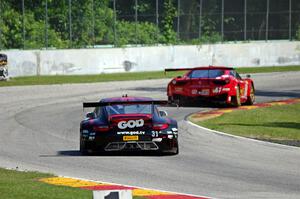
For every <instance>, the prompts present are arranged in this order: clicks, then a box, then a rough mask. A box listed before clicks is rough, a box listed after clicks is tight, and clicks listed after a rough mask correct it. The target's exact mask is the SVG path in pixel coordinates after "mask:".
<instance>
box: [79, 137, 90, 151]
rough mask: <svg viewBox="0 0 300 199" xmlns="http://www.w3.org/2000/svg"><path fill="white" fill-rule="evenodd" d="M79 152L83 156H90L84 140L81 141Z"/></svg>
mask: <svg viewBox="0 0 300 199" xmlns="http://www.w3.org/2000/svg"><path fill="white" fill-rule="evenodd" d="M79 151H80V153H81V155H88V154H89V152H88V151H87V150H86V148H85V143H84V141H82V140H80V147H79Z"/></svg>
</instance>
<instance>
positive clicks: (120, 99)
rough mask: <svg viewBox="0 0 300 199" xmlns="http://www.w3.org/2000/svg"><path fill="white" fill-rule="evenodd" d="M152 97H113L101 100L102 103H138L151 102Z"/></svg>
mask: <svg viewBox="0 0 300 199" xmlns="http://www.w3.org/2000/svg"><path fill="white" fill-rule="evenodd" d="M151 100H153V99H152V98H151V97H129V96H125V97H111V98H104V99H101V100H100V102H136V101H151Z"/></svg>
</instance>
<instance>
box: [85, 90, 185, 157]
mask: <svg viewBox="0 0 300 199" xmlns="http://www.w3.org/2000/svg"><path fill="white" fill-rule="evenodd" d="M166 104H167V101H160V100H153V99H152V98H146V97H127V96H123V97H118V98H106V99H102V100H101V101H100V102H85V103H83V107H84V108H87V107H94V108H95V109H94V111H93V112H90V113H87V115H86V119H85V120H83V121H82V122H81V123H80V152H81V153H82V154H87V153H92V152H113V151H157V152H162V153H168V154H178V152H179V150H178V128H177V122H176V120H174V119H171V118H168V117H167V113H166V112H165V111H162V110H158V106H159V105H166Z"/></svg>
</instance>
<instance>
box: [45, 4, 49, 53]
mask: <svg viewBox="0 0 300 199" xmlns="http://www.w3.org/2000/svg"><path fill="white" fill-rule="evenodd" d="M45 1H46V2H45V3H46V5H45V48H46V49H47V48H48V0H45Z"/></svg>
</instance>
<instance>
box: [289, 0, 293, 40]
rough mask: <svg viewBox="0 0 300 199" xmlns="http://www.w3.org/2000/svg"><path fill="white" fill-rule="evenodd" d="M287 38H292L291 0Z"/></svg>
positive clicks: (290, 1)
mask: <svg viewBox="0 0 300 199" xmlns="http://www.w3.org/2000/svg"><path fill="white" fill-rule="evenodd" d="M289 40H292V0H289Z"/></svg>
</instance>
